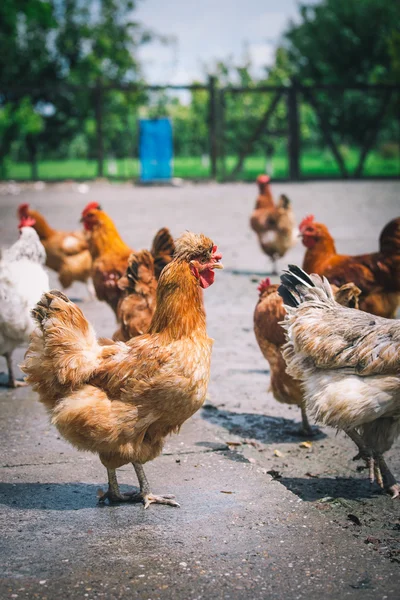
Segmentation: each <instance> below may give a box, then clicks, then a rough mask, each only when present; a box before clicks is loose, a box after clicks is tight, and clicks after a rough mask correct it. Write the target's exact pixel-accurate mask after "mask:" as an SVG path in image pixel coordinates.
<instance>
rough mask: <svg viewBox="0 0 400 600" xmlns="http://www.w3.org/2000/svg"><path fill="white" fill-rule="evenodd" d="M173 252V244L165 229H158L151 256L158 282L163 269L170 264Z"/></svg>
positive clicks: (167, 230)
mask: <svg viewBox="0 0 400 600" xmlns="http://www.w3.org/2000/svg"><path fill="white" fill-rule="evenodd" d="M174 252H175V242H174V240H173V237H172V235H171V233H170V231H169V229H168V228H167V227H163V228H162V229H160V230H159V231H158V232H157V233H156V235H155V237H154V240H153V245H152V248H151V254H152V256H153V258H154V272H155V276H156V279H157V280H158V278H159V276H160V274H161V271H162V270H163V268H164V267H165V266H166V265H167V264H168V263H170V262H171V260H172V257H173V254H174Z"/></svg>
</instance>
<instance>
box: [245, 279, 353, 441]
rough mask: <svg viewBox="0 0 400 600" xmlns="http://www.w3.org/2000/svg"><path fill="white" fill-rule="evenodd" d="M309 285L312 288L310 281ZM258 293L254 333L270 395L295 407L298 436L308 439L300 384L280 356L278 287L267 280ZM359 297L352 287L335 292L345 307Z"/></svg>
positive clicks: (281, 313) (281, 314)
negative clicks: (299, 424)
mask: <svg viewBox="0 0 400 600" xmlns="http://www.w3.org/2000/svg"><path fill="white" fill-rule="evenodd" d="M309 281H310V283H311V284H312V281H311V279H309ZM281 287H282V288H283V286H281ZM258 289H259V292H260V296H259V299H258V302H257V305H256V307H255V310H254V333H255V336H256V339H257V342H258V345H259V347H260V350H261V352H262V354H263V356H264V358H265V359H266V360H267V361H268V363H269V366H270V374H271V379H270V389H271V392H272V394H273V396H274V398H275V400H277V401H278V402H282V403H284V404H295V405H296V406H299V408H300V409H301V414H302V427H301V430H300V433H301V434H303V435H306V436H311V435H313V431H312V429H311V427H310V425H309V422H308V418H307V412H306V408H305V406H304V395H303V390H302V387H301V384H300V381H298V380H297V379H294V378H293V377H292V376H291V375H289V373H287V371H286V362H285V360H284V358H283V355H282V351H283V346H284V344H285V341H286V338H285V332H284V329H283V327H282V325H281V322H282V321H283V320H284V318H285V315H286V310H285V307H284V304H283V300H282V298H281V296H280V295H279V294H278V285H273V284H271V282H270V280H269V279H268V278H267V279H265V280H264V281H262V282H261V283H260V285H259V287H258ZM291 289H292V288H291ZM281 291H282V289H281ZM284 292H286V296H285V297H287V298H288V300H289V299H290V296H293V291H290V292H289V290H286V288H284ZM294 293H295V292H294ZM289 294H290V296H289ZM359 294H360V290H359V289H358V288H357V287H356V286H355V285H354V284H347V285H346V286H343V287H342V288H338V289H336V290H335V297H336V300H337V301H339V302H340V303H341V304H343V305H345V306H349V305H352V306H357V297H358V295H359ZM293 297H294V296H293ZM290 305H291V304H290Z"/></svg>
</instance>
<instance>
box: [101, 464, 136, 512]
mask: <svg viewBox="0 0 400 600" xmlns="http://www.w3.org/2000/svg"><path fill="white" fill-rule="evenodd" d="M107 475H108V490H107V491H106V493H105V494H101V496H99V502H101V503H102V504H103V503H104V502H105V501H106V500H108V501H109V502H110V503H112V504H114V503H118V502H137V500H136V499H135V498H136V496H137V495H138V493H137V492H130V493H127V494H122V493H121V492H120V490H119V485H118V480H117V473H116V471H115V469H108V468H107Z"/></svg>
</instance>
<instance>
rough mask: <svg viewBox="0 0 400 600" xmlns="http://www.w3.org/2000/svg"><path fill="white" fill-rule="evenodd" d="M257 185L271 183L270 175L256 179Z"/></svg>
mask: <svg viewBox="0 0 400 600" xmlns="http://www.w3.org/2000/svg"><path fill="white" fill-rule="evenodd" d="M256 181H257V183H269V182H270V181H271V177H270V176H269V175H259V176H258V177H257V179H256Z"/></svg>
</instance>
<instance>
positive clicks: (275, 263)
mask: <svg viewBox="0 0 400 600" xmlns="http://www.w3.org/2000/svg"><path fill="white" fill-rule="evenodd" d="M271 262H272V271H271V275H278V266H277V262H276V258H275V257H274V256H271Z"/></svg>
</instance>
